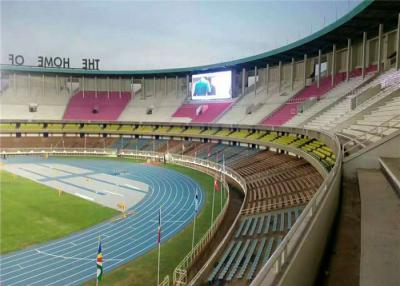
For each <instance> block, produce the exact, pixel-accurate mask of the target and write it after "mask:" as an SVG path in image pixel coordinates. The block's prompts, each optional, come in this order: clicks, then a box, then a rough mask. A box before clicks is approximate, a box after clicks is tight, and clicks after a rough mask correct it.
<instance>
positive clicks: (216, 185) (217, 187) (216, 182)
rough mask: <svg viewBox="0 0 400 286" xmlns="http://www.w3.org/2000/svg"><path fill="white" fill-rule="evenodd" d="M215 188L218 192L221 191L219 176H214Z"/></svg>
mask: <svg viewBox="0 0 400 286" xmlns="http://www.w3.org/2000/svg"><path fill="white" fill-rule="evenodd" d="M214 190H216V191H217V192H219V184H218V180H217V178H214Z"/></svg>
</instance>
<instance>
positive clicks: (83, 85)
mask: <svg viewBox="0 0 400 286" xmlns="http://www.w3.org/2000/svg"><path fill="white" fill-rule="evenodd" d="M82 92H83V98H85V77H84V76H82Z"/></svg>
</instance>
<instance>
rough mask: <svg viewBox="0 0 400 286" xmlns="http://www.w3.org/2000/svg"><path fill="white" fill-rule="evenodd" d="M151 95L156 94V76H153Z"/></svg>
mask: <svg viewBox="0 0 400 286" xmlns="http://www.w3.org/2000/svg"><path fill="white" fill-rule="evenodd" d="M153 95H154V97H155V96H156V77H154V78H153Z"/></svg>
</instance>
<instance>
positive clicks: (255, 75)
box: [254, 67, 257, 96]
mask: <svg viewBox="0 0 400 286" xmlns="http://www.w3.org/2000/svg"><path fill="white" fill-rule="evenodd" d="M254 96H257V67H254Z"/></svg>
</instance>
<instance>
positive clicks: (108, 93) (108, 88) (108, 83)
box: [107, 76, 110, 99]
mask: <svg viewBox="0 0 400 286" xmlns="http://www.w3.org/2000/svg"><path fill="white" fill-rule="evenodd" d="M107 97H108V99H110V77H109V76H108V77H107Z"/></svg>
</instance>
